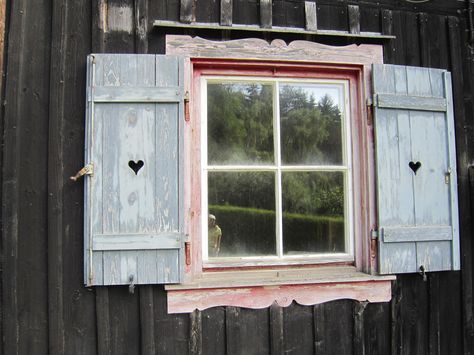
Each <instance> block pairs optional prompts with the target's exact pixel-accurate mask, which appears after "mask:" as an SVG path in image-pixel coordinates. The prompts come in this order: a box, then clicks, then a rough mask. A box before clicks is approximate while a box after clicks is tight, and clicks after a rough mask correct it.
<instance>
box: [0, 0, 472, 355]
mask: <svg viewBox="0 0 474 355" xmlns="http://www.w3.org/2000/svg"><path fill="white" fill-rule="evenodd" d="M183 2H186V3H189V4H190V5H191V16H195V18H196V21H200V22H214V23H219V22H220V21H221V19H223V22H228V21H229V19H228V16H229V15H228V12H229V11H230V9H229V7H230V6H232V23H236V24H254V25H264V26H269V21H270V19H271V23H272V26H284V27H291V26H293V27H295V26H296V27H301V28H305V25H306V19H305V10H304V9H305V2H304V1H296V0H291V1H290V0H274V1H273V4H272V7H269V6H267V7H265V11H264V12H260V11H259V4H260V2H258V1H254V0H233V1H232V2H231V5H230V4H228V3H227V2H225V1H224V3H225V5H224V7H225V9H226V11H227V13H226V14H224V15H223V17H221V15H222V14H221V12H220V6H221V4H220V2H218V1H214V0H198V1H195V2H188V1H184V0H183ZM262 4H263V5H264V6H265V5H266V4H267V2H262ZM348 4H349V5H358V6H359V8H358V11H356V8H353V7H352V8H350V7H348ZM180 6H181V0H179V1H178V0H167V1H165V0H158V1H147V0H93V1H67V0H56V1H52V2H48V1H44V0H36V1H26V0H17V1H9V2H7V18H8V20H7V25H8V28H7V31H6V33H7V38H6V46H7V47H6V61H5V65H6V77H5V79H4V85H5V91H4V94H3V97H2V103H3V109H2V118H3V142H2V143H3V144H2V154H3V164H2V269H1V279H2V292H1V305H2V308H1V310H2V312H1V316H2V323H1V333H2V334H1V335H2V337H1V338H2V346H1V347H0V353H1V354H46V353H51V354H96V353H98V354H139V353H142V354H155V353H159V354H187V353H191V354H224V353H227V354H265V353H273V354H280V353H288V354H312V353H323V354H331V353H332V354H350V353H355V354H364V353H370V354H387V353H390V352H391V353H394V354H398V353H404V354H405V353H406V354H408V353H410V354H427V353H433V354H460V353H473V352H474V342H473V340H474V339H473V338H474V319H473V303H472V268H473V265H472V247H473V245H472V243H471V236H472V234H473V230H472V225H471V221H472V217H474V213H473V210H472V209H471V208H470V204H471V203H474V195H473V193H472V192H473V191H474V188H473V186H472V184H470V183H469V181H470V180H469V174H468V170H469V167H470V166H471V164H473V163H474V144H473V143H474V142H473V139H472V137H473V136H474V132H473V129H472V128H473V123H472V120H473V117H474V106H473V86H474V75H473V74H474V62H473V59H472V58H473V52H472V44H473V43H472V42H470V41H472V27H469V25H470V24H471V26H472V22H471V23H470V22H469V16H468V11H467V10H468V1H443V0H433V1H430V2H427V3H422V4H413V3H409V2H407V1H403V0H397V1H392V0H378V1H375V0H366V1H357V0H356V1H351V2H349V3H348V2H347V1H345V0H338V1H330V0H324V1H323V0H320V1H317V5H316V13H317V26H318V28H321V29H328V30H343V31H352V32H357V31H359V30H360V31H361V32H364V31H373V32H382V33H384V34H392V35H395V36H396V39H394V40H390V41H388V40H387V41H384V42H383V43H384V48H385V62H386V63H392V64H402V65H414V66H426V67H428V66H430V67H435V68H442V69H448V70H450V71H451V72H452V77H453V91H454V98H455V99H454V111H455V118H456V119H455V126H456V127H455V128H456V139H457V140H456V144H457V162H458V190H459V209H460V233H461V271H457V272H440V273H431V274H429V275H428V280H427V281H426V282H424V281H423V279H422V277H421V276H420V275H417V274H408V275H403V276H399V277H398V279H397V282H396V283H395V284H394V287H393V298H392V301H391V302H390V303H380V304H377V303H373V304H365V303H358V302H352V301H346V300H342V301H335V302H329V303H325V304H321V305H317V306H314V307H306V306H300V305H297V304H293V305H291V306H290V307H288V308H283V309H282V308H278V307H270V308H269V309H261V310H249V309H240V308H235V307H218V308H212V309H209V310H206V311H203V312H195V313H192V314H181V315H168V314H167V312H166V293H165V292H164V290H163V288H162V286H138V287H137V289H136V290H135V293H134V294H133V295H130V294H129V292H128V288H127V287H123V286H114V287H97V288H90V289H88V288H85V287H84V286H83V254H82V250H83V240H82V235H83V228H84V226H83V213H84V210H83V201H84V200H83V192H84V190H83V186H82V183H72V182H70V181H69V176H71V175H72V174H74V173H75V172H76V171H77V170H78V169H79V168H81V167H82V166H83V163H84V160H83V153H84V116H85V101H86V100H85V87H86V56H87V54H89V53H92V52H117V53H133V52H136V53H163V52H164V34H165V33H167V32H168V33H171V32H173V33H186V34H191V35H199V36H202V37H206V38H210V39H229V38H237V37H260V38H265V39H273V38H282V39H284V40H286V41H291V40H293V39H305V40H312V41H320V42H324V43H330V44H347V43H352V42H354V41H355V42H356V43H362V42H364V41H376V40H373V39H372V40H365V39H361V38H357V37H354V38H348V37H335V36H315V35H300V34H284V33H271V32H268V33H266V32H258V33H257V32H255V33H252V32H242V31H241V32H239V31H226V30H222V31H218V30H206V29H202V30H197V29H196V30H192V29H191V30H186V29H173V30H172V29H166V28H154V27H153V21H154V20H171V21H179V20H180V18H181V15H182V14H181V13H180ZM270 10H271V12H270ZM186 11H187V12H189V10H186ZM193 11H194V13H193ZM270 14H271V17H270ZM186 16H188V15H186ZM358 16H359V19H360V23H359V28H358V26H357V24H356V23H355V22H354V21H355V19H356V18H357V17H358ZM471 16H472V15H471ZM471 18H472V17H471ZM310 25H311V26H313V24H312V22H310ZM472 176H473V175H472V174H471V176H470V177H471V180H474V179H472ZM471 197H472V198H473V200H472V201H471Z"/></svg>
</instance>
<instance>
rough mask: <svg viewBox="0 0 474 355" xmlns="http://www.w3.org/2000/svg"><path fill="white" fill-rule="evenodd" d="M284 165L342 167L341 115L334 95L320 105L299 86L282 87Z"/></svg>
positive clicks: (321, 101) (323, 98) (321, 100)
mask: <svg viewBox="0 0 474 355" xmlns="http://www.w3.org/2000/svg"><path fill="white" fill-rule="evenodd" d="M280 116H281V146H282V162H283V163H285V164H300V163H303V164H342V143H341V142H342V141H341V138H342V137H341V114H340V112H339V108H338V107H337V105H335V104H334V102H333V100H332V98H331V96H330V95H328V94H326V95H324V96H323V97H322V98H321V99H320V100H319V102H316V101H315V98H314V96H313V95H310V94H308V93H307V92H306V91H305V90H304V89H303V88H302V87H300V86H298V85H282V86H281V88H280Z"/></svg>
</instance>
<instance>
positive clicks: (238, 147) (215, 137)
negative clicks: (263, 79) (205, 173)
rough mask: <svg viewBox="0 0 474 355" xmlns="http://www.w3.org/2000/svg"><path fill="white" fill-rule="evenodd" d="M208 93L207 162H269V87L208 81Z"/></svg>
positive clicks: (270, 153)
mask: <svg viewBox="0 0 474 355" xmlns="http://www.w3.org/2000/svg"><path fill="white" fill-rule="evenodd" d="M207 97H208V99H207V111H208V159H209V163H211V164H222V163H227V164H239V163H257V164H259V163H272V162H273V124H272V122H273V98H272V87H271V86H270V85H259V84H242V83H234V84H209V85H208V92H207Z"/></svg>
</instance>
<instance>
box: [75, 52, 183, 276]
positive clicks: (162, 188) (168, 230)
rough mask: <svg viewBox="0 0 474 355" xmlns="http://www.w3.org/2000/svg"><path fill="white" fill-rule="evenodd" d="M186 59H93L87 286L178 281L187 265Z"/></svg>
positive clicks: (100, 56)
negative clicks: (184, 69)
mask: <svg viewBox="0 0 474 355" xmlns="http://www.w3.org/2000/svg"><path fill="white" fill-rule="evenodd" d="M183 68H184V62H183V59H182V58H179V57H172V56H160V55H136V54H94V55H90V56H89V57H88V92H87V119H86V126H87V127H86V147H87V149H86V157H85V159H86V164H91V165H92V166H93V174H92V175H91V176H88V177H87V178H86V190H85V200H86V208H85V227H84V228H85V233H84V234H85V243H84V245H85V253H84V263H85V268H84V269H85V283H86V285H120V284H130V283H133V284H153V283H177V282H180V281H181V277H182V276H181V275H182V265H183V255H184V253H183V245H184V238H183V185H182V166H183V164H182V144H183V142H182V127H183V120H184V117H183V109H184V108H183V99H184V93H183V78H184V75H183Z"/></svg>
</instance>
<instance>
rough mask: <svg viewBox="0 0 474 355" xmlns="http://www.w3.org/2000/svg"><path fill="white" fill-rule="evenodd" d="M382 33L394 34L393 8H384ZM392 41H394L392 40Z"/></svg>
mask: <svg viewBox="0 0 474 355" xmlns="http://www.w3.org/2000/svg"><path fill="white" fill-rule="evenodd" d="M382 34H383V35H387V36H390V35H393V13H392V10H387V9H383V10H382ZM390 42H391V43H392V41H390Z"/></svg>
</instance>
